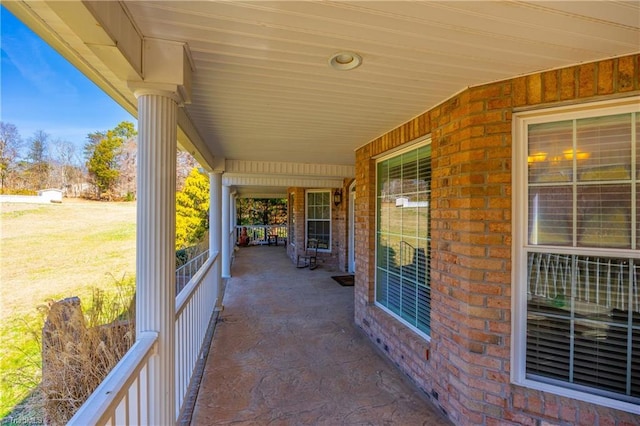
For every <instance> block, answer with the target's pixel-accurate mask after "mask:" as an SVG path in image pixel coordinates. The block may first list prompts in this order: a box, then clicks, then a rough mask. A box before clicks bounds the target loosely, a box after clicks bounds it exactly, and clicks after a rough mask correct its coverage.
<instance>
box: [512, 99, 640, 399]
mask: <svg viewBox="0 0 640 426" xmlns="http://www.w3.org/2000/svg"><path fill="white" fill-rule="evenodd" d="M637 109H638V107H637V104H636V105H635V106H631V107H624V108H623V107H620V108H617V109H616V108H613V109H612V108H607V109H606V112H607V114H603V113H602V111H598V109H584V110H581V111H579V112H576V113H574V114H571V113H567V114H562V119H561V120H558V119H557V116H556V117H554V116H553V115H546V116H543V117H542V118H536V119H531V120H529V121H528V120H527V119H523V120H522V121H523V122H524V124H523V125H522V127H521V129H522V132H523V133H524V134H523V135H522V137H520V138H518V137H516V138H514V140H515V141H518V140H519V141H520V142H521V143H522V144H523V146H522V148H520V149H519V150H518V151H517V152H519V153H520V155H521V158H519V159H516V162H519V164H521V167H522V168H523V169H526V171H524V172H523V177H524V178H523V179H522V180H521V182H519V184H520V188H521V190H522V191H523V193H524V194H526V196H523V197H522V198H521V200H522V201H523V202H524V204H525V206H522V213H524V217H526V220H525V221H524V222H523V223H522V224H521V226H522V228H521V235H522V237H521V241H522V246H521V254H520V255H519V256H518V257H517V258H519V259H521V262H522V263H523V264H521V265H520V267H521V268H523V271H525V270H526V276H524V275H523V276H521V277H522V278H523V279H522V280H521V282H520V283H519V285H520V289H519V292H518V294H519V295H520V298H521V300H522V301H523V303H522V304H521V305H520V306H526V319H523V320H522V324H523V325H524V329H525V330H526V335H525V336H524V337H522V336H514V339H516V347H524V351H522V352H521V353H519V354H518V356H520V357H522V359H523V361H524V362H516V363H515V364H516V365H517V364H518V363H520V364H521V365H523V367H524V376H525V378H526V379H527V380H532V381H536V382H540V383H545V384H549V385H551V386H558V387H562V388H566V389H570V390H572V391H576V392H580V393H585V394H591V395H597V396H600V397H604V398H610V399H614V400H618V401H624V402H629V403H631V404H638V403H640V288H639V286H640V252H639V249H640V196H639V194H638V190H639V189H640V184H639V183H638V176H640V147H639V146H638V138H639V137H640V113H639V112H636V111H637ZM620 111H625V112H622V113H617V112H620ZM572 115H573V116H572ZM554 118H555V120H554ZM518 126H520V125H517V126H516V127H517V128H518ZM516 136H517V135H516ZM525 155H526V159H525V158H524V156H525ZM525 160H526V163H525ZM525 164H526V166H525ZM514 188H515V187H514ZM514 217H516V218H517V217H523V216H522V215H520V214H516V215H514ZM525 262H526V264H525ZM524 298H526V301H524ZM514 310H515V308H514ZM522 314H523V315H524V314H525V312H523V313H522ZM515 315H518V314H517V313H516V314H515ZM518 339H522V341H521V343H518V341H517V340H518Z"/></svg>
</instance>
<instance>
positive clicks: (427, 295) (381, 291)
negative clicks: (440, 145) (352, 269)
mask: <svg viewBox="0 0 640 426" xmlns="http://www.w3.org/2000/svg"><path fill="white" fill-rule="evenodd" d="M376 175H377V203H376V210H377V223H376V293H375V297H376V303H377V304H378V305H379V306H382V307H383V308H384V309H385V310H387V311H388V312H390V313H391V314H392V315H394V316H396V317H397V318H398V319H400V320H401V321H403V322H404V323H406V324H407V325H409V326H410V327H412V328H414V329H415V330H417V331H418V332H420V333H422V334H424V335H427V336H428V335H429V334H430V330H431V324H430V312H431V286H430V273H429V270H430V267H429V263H430V240H431V237H430V227H429V211H430V210H429V203H430V194H431V145H423V146H421V147H419V148H414V149H411V150H410V151H407V152H403V153H400V154H397V155H395V156H394V157H392V158H388V159H383V160H381V161H379V162H378V164H377V170H376Z"/></svg>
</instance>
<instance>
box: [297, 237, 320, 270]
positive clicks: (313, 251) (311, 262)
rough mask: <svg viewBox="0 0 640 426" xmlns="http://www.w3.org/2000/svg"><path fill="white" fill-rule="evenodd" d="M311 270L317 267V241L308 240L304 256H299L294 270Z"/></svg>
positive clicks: (313, 239)
mask: <svg viewBox="0 0 640 426" xmlns="http://www.w3.org/2000/svg"><path fill="white" fill-rule="evenodd" d="M307 266H308V267H309V269H311V270H313V269H316V268H317V267H318V240H317V239H315V238H309V241H308V242H307V248H306V250H305V252H304V254H299V255H298V259H297V261H296V268H306V267H307Z"/></svg>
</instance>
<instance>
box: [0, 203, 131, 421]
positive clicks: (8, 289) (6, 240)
mask: <svg viewBox="0 0 640 426" xmlns="http://www.w3.org/2000/svg"><path fill="white" fill-rule="evenodd" d="M135 221H136V208H135V203H103V202H90V201H76V200H67V199H65V200H64V202H63V203H62V204H47V205H42V204H9V203H0V283H2V285H1V289H0V296H1V298H0V308H1V309H0V336H1V339H2V341H1V347H2V351H1V355H0V357H1V358H0V379H1V382H0V418H3V417H5V416H6V415H7V413H9V412H10V411H11V410H12V409H13V407H14V406H15V405H16V404H17V403H19V402H20V401H22V400H23V399H24V398H25V397H26V396H28V395H29V393H30V392H31V391H32V390H33V388H34V386H35V385H37V383H38V382H39V378H40V352H39V351H40V347H39V344H38V343H37V342H36V338H35V337H34V334H35V336H38V335H39V333H40V330H41V328H42V316H41V315H40V314H39V312H38V307H39V306H42V305H45V304H46V303H47V301H48V300H59V299H62V298H66V297H72V296H78V297H80V298H81V300H82V302H83V305H84V306H88V304H89V303H90V301H91V295H92V292H93V289H94V288H100V289H103V290H105V291H107V292H111V291H116V287H117V286H116V284H117V282H118V281H120V280H122V279H123V278H124V279H125V280H126V279H130V278H132V277H134V276H135V234H136V226H135Z"/></svg>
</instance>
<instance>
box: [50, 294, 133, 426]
mask: <svg viewBox="0 0 640 426" xmlns="http://www.w3.org/2000/svg"><path fill="white" fill-rule="evenodd" d="M132 306H134V303H133V302H132V297H131V296H129V297H128V298H127V297H126V296H124V295H119V296H118V297H116V298H113V299H110V298H108V297H106V295H105V293H104V292H102V291H101V290H94V293H93V304H92V308H91V309H89V310H88V311H87V312H86V313H83V312H82V308H81V307H80V300H79V299H78V298H69V299H65V300H64V301H61V302H56V303H52V304H50V305H49V311H48V315H47V321H46V323H45V327H44V328H43V332H42V383H41V385H40V387H39V391H40V393H41V395H42V397H41V398H39V400H40V401H42V403H43V410H44V416H45V420H46V422H47V423H48V424H52V425H63V424H66V423H67V422H68V421H69V419H70V418H71V417H72V416H73V414H74V413H75V412H76V411H77V410H78V408H80V406H81V405H82V404H83V403H84V402H85V401H86V399H87V398H88V397H89V396H90V395H91V393H92V392H93V391H94V390H95V389H96V388H97V387H98V385H99V384H100V383H101V382H102V380H103V379H104V378H105V377H106V375H107V374H108V373H109V372H110V371H111V369H112V368H113V367H114V366H115V365H116V364H117V363H118V361H119V360H120V359H121V358H122V357H123V356H124V354H125V353H126V352H127V351H128V350H129V348H130V347H131V346H132V344H133V342H134V340H135V330H134V321H135V313H134V311H133V309H132Z"/></svg>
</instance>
